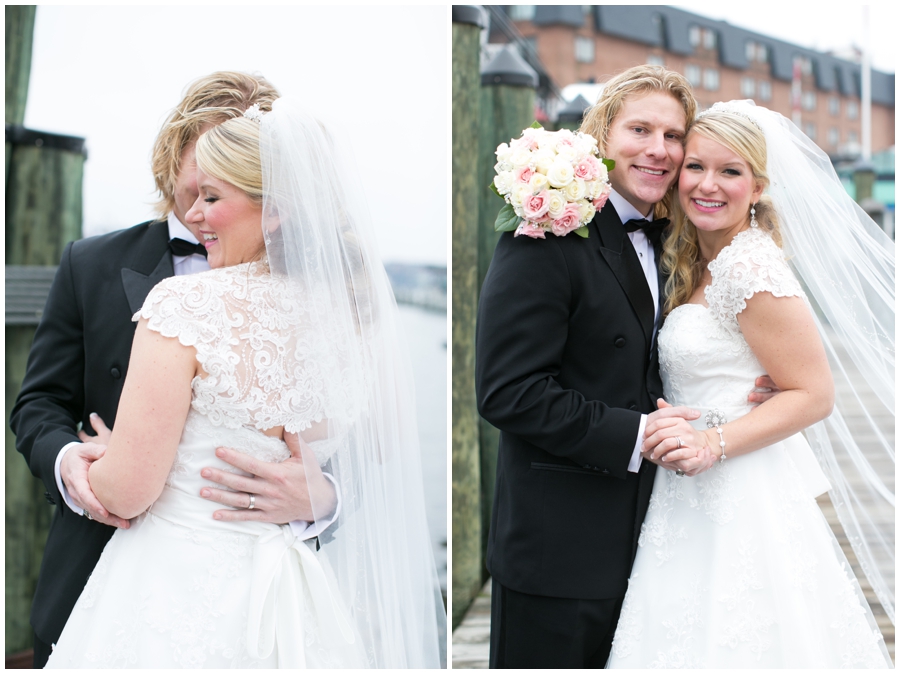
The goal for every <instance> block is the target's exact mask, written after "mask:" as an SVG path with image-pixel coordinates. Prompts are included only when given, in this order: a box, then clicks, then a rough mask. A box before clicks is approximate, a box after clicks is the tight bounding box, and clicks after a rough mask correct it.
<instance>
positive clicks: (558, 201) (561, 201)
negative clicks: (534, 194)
mask: <svg viewBox="0 0 900 674" xmlns="http://www.w3.org/2000/svg"><path fill="white" fill-rule="evenodd" d="M547 200H548V203H549V204H550V210H548V211H547V213H548V214H549V215H550V217H551V218H553V219H554V220H556V218H558V217H559V216H560V215H562V214H563V211H564V210H565V208H566V204H567V203H568V202H567V201H566V197H565V195H564V194H563V193H562V192H560V191H559V190H547Z"/></svg>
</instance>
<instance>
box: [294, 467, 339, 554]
mask: <svg viewBox="0 0 900 674" xmlns="http://www.w3.org/2000/svg"><path fill="white" fill-rule="evenodd" d="M322 475H324V476H325V478H326V479H328V481H329V482H331V484H333V485H334V495H335V498H336V500H337V505H336V506H335V507H334V514H333V515H332V516H331V517H329V518H328V519H327V520H316V521H315V522H307V521H306V520H294V521H293V522H291V523H290V524H291V531H293V532H294V536H296V537H297V538H298V539H300V540H301V541H308V540H309V539H310V538H315V537H316V536H318V535H319V534H321V533H322V532H323V531H325V530H326V529H327V528H328V527H330V526H331V525H332V524H334V522H335V520H336V519H337V518H338V515H340V514H341V491H340V489H338V485H337V482H336V481H335V479H334V477H332V476H331V475H329V474H328V473H322Z"/></svg>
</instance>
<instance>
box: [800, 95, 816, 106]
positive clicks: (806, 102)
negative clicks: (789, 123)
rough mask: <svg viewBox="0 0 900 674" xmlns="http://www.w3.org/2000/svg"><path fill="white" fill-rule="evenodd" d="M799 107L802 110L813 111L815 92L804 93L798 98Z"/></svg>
mask: <svg viewBox="0 0 900 674" xmlns="http://www.w3.org/2000/svg"><path fill="white" fill-rule="evenodd" d="M800 105H801V106H802V107H803V109H804V110H815V109H816V92H815V91H804V92H803V96H801V97H800Z"/></svg>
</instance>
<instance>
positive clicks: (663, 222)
mask: <svg viewBox="0 0 900 674" xmlns="http://www.w3.org/2000/svg"><path fill="white" fill-rule="evenodd" d="M668 226H669V218H657V219H656V220H644V219H639V220H629V221H628V222H626V223H625V231H626V232H636V231H637V230H639V229H640V230H642V231H643V232H644V234H646V235H647V238H648V239H650V241H651V242H653V244H654V245H655V244H657V243H659V240H660V237H661V236H662V233H663V230H664V229H665V228H666V227H668Z"/></svg>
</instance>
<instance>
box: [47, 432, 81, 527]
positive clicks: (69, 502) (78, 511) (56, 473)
mask: <svg viewBox="0 0 900 674" xmlns="http://www.w3.org/2000/svg"><path fill="white" fill-rule="evenodd" d="M80 444H81V443H80V442H70V443H69V444H68V445H66V446H65V447H63V448H62V449H61V450H59V454H57V455H56V464H55V465H54V466H53V475H54V477H56V486H57V487H59V493H60V496H62V498H63V501H65V503H66V505H67V506H69V508H71V510H72V512H73V513H75V514H76V515H84V510H83V509H82V508H79V507H78V506H77V505H75V502H74V501H73V500H72V497H71V496H69V490H68V489H66V485H64V484H63V481H62V476H61V475H60V473H59V464H61V463H62V460H63V457H64V456H65V455H66V452H68V451H69V450H70V449H72V447H74V446H75V445H80Z"/></svg>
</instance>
